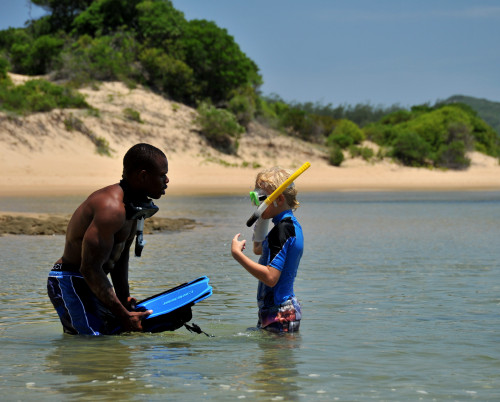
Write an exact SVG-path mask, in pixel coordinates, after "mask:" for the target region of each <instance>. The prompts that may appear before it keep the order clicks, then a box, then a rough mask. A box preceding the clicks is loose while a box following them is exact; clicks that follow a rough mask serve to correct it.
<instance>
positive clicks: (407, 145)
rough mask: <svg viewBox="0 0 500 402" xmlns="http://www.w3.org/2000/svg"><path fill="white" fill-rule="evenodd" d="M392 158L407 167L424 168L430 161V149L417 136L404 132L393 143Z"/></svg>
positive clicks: (410, 132)
mask: <svg viewBox="0 0 500 402" xmlns="http://www.w3.org/2000/svg"><path fill="white" fill-rule="evenodd" d="M392 156H394V157H395V158H396V159H399V160H400V161H401V162H402V163H403V164H404V165H407V166H425V165H428V164H429V160H430V159H431V147H430V145H429V144H428V143H427V142H426V141H425V140H424V139H423V138H422V137H420V136H419V135H418V134H416V133H414V132H412V131H404V132H402V133H400V134H399V135H398V136H397V137H396V139H395V141H394V143H393V150H392Z"/></svg>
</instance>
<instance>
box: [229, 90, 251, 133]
mask: <svg viewBox="0 0 500 402" xmlns="http://www.w3.org/2000/svg"><path fill="white" fill-rule="evenodd" d="M228 109H229V110H230V111H231V112H232V113H233V114H234V115H235V116H236V119H237V120H238V124H240V125H241V126H243V127H248V125H249V124H250V122H251V121H252V120H253V119H254V117H255V109H256V106H255V91H254V90H253V89H252V88H251V87H249V86H246V87H243V88H240V89H238V90H237V91H235V92H234V96H233V97H232V98H231V99H230V100H229V104H228Z"/></svg>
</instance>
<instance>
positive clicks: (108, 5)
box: [72, 0, 141, 36]
mask: <svg viewBox="0 0 500 402" xmlns="http://www.w3.org/2000/svg"><path fill="white" fill-rule="evenodd" d="M140 1H141V0H95V1H93V2H91V4H90V5H89V7H88V8H86V9H85V10H84V11H82V12H81V13H80V14H79V15H77V16H75V18H74V21H73V24H72V26H73V27H74V30H75V33H77V34H78V35H90V36H101V35H110V34H112V33H114V32H116V31H119V30H124V29H125V30H128V29H130V28H132V27H134V26H136V25H137V10H136V6H137V4H139V3H140Z"/></svg>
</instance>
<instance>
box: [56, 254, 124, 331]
mask: <svg viewBox="0 0 500 402" xmlns="http://www.w3.org/2000/svg"><path fill="white" fill-rule="evenodd" d="M47 292H48V295H49V298H50V300H51V302H52V304H53V305H54V308H55V309H56V311H57V314H59V318H60V320H61V323H62V325H63V330H64V332H65V333H67V334H72V335H78V334H80V335H114V334H118V333H120V332H121V331H122V330H121V328H120V323H119V320H118V319H117V317H116V316H114V315H113V314H112V313H111V311H109V310H108V309H107V308H106V307H105V306H104V305H103V304H102V302H101V301H99V299H97V297H96V296H95V294H94V293H93V292H92V291H91V290H90V288H89V286H88V285H87V282H85V279H84V278H83V276H82V275H81V274H80V272H79V271H78V270H76V269H74V267H73V266H71V265H68V264H59V263H58V264H55V265H54V267H53V268H52V271H50V273H49V277H48V279H47Z"/></svg>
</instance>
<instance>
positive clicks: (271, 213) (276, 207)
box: [261, 190, 285, 219]
mask: <svg viewBox="0 0 500 402" xmlns="http://www.w3.org/2000/svg"><path fill="white" fill-rule="evenodd" d="M262 191H264V192H265V193H266V194H267V195H268V196H270V195H271V194H272V191H265V190H262ZM284 203H285V196H284V195H283V194H280V195H279V196H278V198H276V200H275V201H274V202H272V203H271V204H270V205H269V206H268V207H267V208H266V209H265V210H264V212H262V215H261V218H262V219H271V218H274V217H275V216H276V215H278V214H279V213H280V212H282V211H283V210H284V209H283V205H284Z"/></svg>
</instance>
